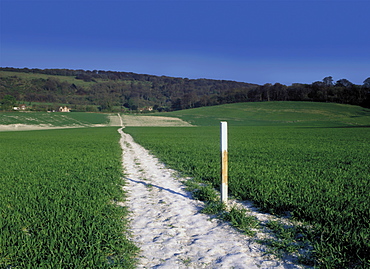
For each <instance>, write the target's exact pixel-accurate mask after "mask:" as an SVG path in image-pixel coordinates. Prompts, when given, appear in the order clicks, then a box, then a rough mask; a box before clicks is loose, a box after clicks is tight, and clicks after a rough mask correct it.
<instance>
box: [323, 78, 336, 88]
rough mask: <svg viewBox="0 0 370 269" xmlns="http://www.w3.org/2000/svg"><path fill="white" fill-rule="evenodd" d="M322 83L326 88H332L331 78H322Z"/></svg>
mask: <svg viewBox="0 0 370 269" xmlns="http://www.w3.org/2000/svg"><path fill="white" fill-rule="evenodd" d="M322 81H323V82H324V84H325V85H326V86H328V87H330V86H333V85H334V84H333V77H332V76H329V77H324V79H323V80H322Z"/></svg>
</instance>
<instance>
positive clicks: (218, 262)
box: [119, 129, 301, 269]
mask: <svg viewBox="0 0 370 269" xmlns="http://www.w3.org/2000/svg"><path fill="white" fill-rule="evenodd" d="M119 132H120V133H121V135H122V138H121V141H120V143H121V146H122V149H123V166H124V172H125V174H126V181H127V185H126V186H125V190H126V191H127V195H128V200H127V202H126V205H127V206H128V207H129V209H130V211H131V212H132V214H131V217H130V218H131V225H130V226H131V231H132V234H133V240H134V242H135V243H136V244H137V245H138V246H139V247H140V248H141V253H140V255H139V260H138V268H169V269H174V268H197V269H198V268H252V269H253V268H301V267H300V266H297V265H294V264H291V263H289V264H288V263H284V262H281V261H277V260H269V257H268V256H267V255H264V254H265V253H264V251H263V249H261V246H260V245H258V244H256V243H254V242H252V240H250V239H249V238H248V236H246V235H243V234H241V233H239V232H237V231H235V230H234V229H233V228H232V227H230V226H229V225H228V224H226V223H221V222H219V221H218V220H216V219H213V220H210V218H209V216H207V215H205V214H201V213H199V208H200V205H201V202H199V201H195V200H193V199H191V197H190V195H189V194H188V193H187V192H186V191H185V190H184V186H183V184H182V183H181V182H180V180H179V179H178V178H177V177H176V176H175V171H173V170H170V169H167V168H165V166H164V165H163V164H161V163H159V162H158V159H156V158H155V157H154V156H152V155H150V154H149V152H148V151H147V150H146V149H144V148H143V147H142V146H140V145H138V144H137V143H135V142H134V141H133V139H132V137H131V136H130V135H128V134H125V133H124V132H123V131H122V130H121V129H120V130H119Z"/></svg>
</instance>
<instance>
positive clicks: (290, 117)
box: [154, 102, 370, 127]
mask: <svg viewBox="0 0 370 269" xmlns="http://www.w3.org/2000/svg"><path fill="white" fill-rule="evenodd" d="M154 115H161V116H169V117H179V118H181V119H183V120H185V121H188V122H190V123H191V124H194V125H199V126H218V124H219V122H220V121H221V120H225V121H228V122H229V124H231V125H234V126H236V125H240V126H310V127H313V126H324V127H335V126H369V125H370V109H367V108H362V107H358V106H351V105H341V104H331V103H313V102H262V103H238V104H227V105H220V106H213V107H201V108H196V109H188V110H180V111H175V112H169V113H159V114H158V113H157V114H154Z"/></svg>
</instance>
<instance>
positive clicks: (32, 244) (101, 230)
mask: <svg viewBox="0 0 370 269" xmlns="http://www.w3.org/2000/svg"><path fill="white" fill-rule="evenodd" d="M118 140H119V134H118V132H117V130H116V128H85V129H66V130H45V131H32V132H3V133H0V163H1V173H0V184H1V188H0V214H1V218H0V227H1V233H0V268H133V266H134V262H133V258H132V257H133V256H134V255H135V253H136V252H137V248H136V247H135V246H134V245H133V244H132V243H131V242H130V241H129V240H128V238H127V237H126V236H125V232H126V231H127V228H126V224H127V223H126V220H125V219H126V216H127V211H126V208H124V207H121V206H118V205H117V202H119V201H122V200H123V199H124V193H123V191H122V188H121V185H122V167H121V149H120V147H119V144H118Z"/></svg>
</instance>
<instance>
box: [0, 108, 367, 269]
mask: <svg viewBox="0 0 370 269" xmlns="http://www.w3.org/2000/svg"><path fill="white" fill-rule="evenodd" d="M30 115H32V116H30ZM160 116H171V117H176V116H177V117H180V118H182V119H183V120H186V121H188V122H190V123H192V124H196V125H198V127H197V128H194V127H177V128H176V127H171V128H166V127H127V128H126V129H125V130H126V132H128V133H130V134H132V135H133V136H134V138H135V140H136V141H137V142H139V143H140V144H142V145H143V146H144V147H146V148H148V149H150V150H151V151H152V152H153V153H155V154H156V155H157V156H158V157H159V158H160V159H161V160H162V161H164V162H165V163H167V164H168V165H169V166H171V167H172V168H175V169H177V170H179V171H181V172H183V173H185V174H187V175H190V176H192V177H194V178H196V179H197V180H199V181H201V182H204V183H206V184H210V185H211V186H213V187H215V188H217V189H218V188H219V171H220V167H219V162H220V161H219V155H220V153H219V127H218V126H219V122H220V120H227V121H228V123H229V161H230V162H229V188H230V194H231V195H232V196H233V197H234V198H237V199H248V200H252V201H254V202H255V204H256V205H258V206H259V207H260V208H261V209H262V210H265V211H268V212H271V213H275V214H284V215H286V214H288V215H291V216H292V217H293V218H294V219H297V220H301V221H303V222H304V223H307V224H308V225H309V227H312V229H311V234H310V240H311V241H312V242H313V247H314V249H313V251H312V256H311V257H310V258H312V259H313V260H314V262H313V263H314V264H316V265H317V266H318V267H322V268H369V267H370V260H369V255H368V253H369V252H370V243H369V242H370V233H369V231H370V199H369V193H370V165H369V164H370V159H369V154H368V153H369V151H370V128H369V126H370V110H369V109H364V108H361V107H356V106H348V105H339V104H325V103H306V102H268V103H267V102H266V103H240V104H233V105H222V106H217V107H207V108H198V109H192V110H184V111H177V112H171V113H161V114H160ZM107 120H108V119H107V117H106V116H105V115H103V114H93V113H19V112H14V113H0V125H1V124H5V125H6V124H35V125H38V124H50V125H53V126H71V125H72V126H73V125H74V124H77V125H81V124H82V125H91V124H104V123H106V122H107ZM120 154H121V149H120V147H119V144H118V133H117V132H116V127H115V128H113V127H112V128H84V129H68V130H57V131H56V130H52V131H51V130H44V131H31V132H16V133H15V132H3V133H0V163H1V170H2V173H0V183H1V185H2V188H1V190H0V205H1V206H0V208H1V216H2V217H1V218H0V225H1V227H2V231H3V232H2V233H1V234H0V268H40V267H41V268H44V267H45V268H131V267H133V266H134V265H133V259H132V256H133V255H134V254H135V253H136V250H137V249H136V247H135V246H133V245H132V244H131V243H130V242H129V241H128V240H127V238H125V237H124V233H122V231H125V230H126V227H125V225H126V223H125V222H124V221H122V220H124V219H125V216H126V214H127V212H126V211H125V209H124V208H121V207H118V206H115V202H116V201H121V200H122V199H123V193H122V191H121V189H120V187H119V186H120V184H122V181H121V173H122V172H121V163H120V157H121V156H120ZM274 225H275V224H270V226H271V227H272V226H274ZM275 226H277V225H275ZM298 236H300V237H299V238H296V240H302V236H301V234H298ZM311 262H312V261H311Z"/></svg>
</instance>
